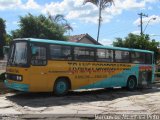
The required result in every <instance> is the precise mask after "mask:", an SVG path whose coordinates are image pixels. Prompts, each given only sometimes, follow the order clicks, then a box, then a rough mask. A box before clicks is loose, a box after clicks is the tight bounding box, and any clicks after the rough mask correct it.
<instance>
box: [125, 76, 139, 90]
mask: <svg viewBox="0 0 160 120" xmlns="http://www.w3.org/2000/svg"><path fill="white" fill-rule="evenodd" d="M136 88H137V82H136V78H135V77H129V78H128V81H127V89H128V90H130V91H132V90H135V89H136Z"/></svg>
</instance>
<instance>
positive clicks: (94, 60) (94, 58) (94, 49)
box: [73, 46, 98, 62]
mask: <svg viewBox="0 0 160 120" xmlns="http://www.w3.org/2000/svg"><path fill="white" fill-rule="evenodd" d="M76 47H81V48H88V49H93V52H94V53H93V54H94V56H93V61H91V60H76V59H75V52H74V50H75V48H76ZM73 61H82V62H98V61H97V60H96V48H94V47H85V46H74V47H73Z"/></svg>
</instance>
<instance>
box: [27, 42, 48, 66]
mask: <svg viewBox="0 0 160 120" xmlns="http://www.w3.org/2000/svg"><path fill="white" fill-rule="evenodd" d="M30 44H34V45H35V46H38V47H44V48H45V49H46V59H45V61H46V64H44V65H33V64H32V62H31V61H32V46H31V45H30V53H31V54H30V65H32V66H47V65H48V55H49V54H48V52H49V51H48V45H47V44H44V43H38V42H31V43H30Z"/></svg>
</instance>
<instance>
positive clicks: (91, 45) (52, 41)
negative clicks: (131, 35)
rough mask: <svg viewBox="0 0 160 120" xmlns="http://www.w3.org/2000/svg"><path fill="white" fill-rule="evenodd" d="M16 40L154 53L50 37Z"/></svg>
mask: <svg viewBox="0 0 160 120" xmlns="http://www.w3.org/2000/svg"><path fill="white" fill-rule="evenodd" d="M14 40H26V41H31V42H39V43H50V44H52V43H53V44H59V45H71V46H81V47H93V48H102V49H103V48H107V49H113V50H124V51H135V52H145V53H152V54H153V53H154V52H153V51H149V50H142V49H133V48H123V47H113V46H103V45H93V44H86V43H76V42H68V41H60V40H49V39H36V38H17V39H14Z"/></svg>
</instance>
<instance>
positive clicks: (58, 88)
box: [53, 78, 69, 96]
mask: <svg viewBox="0 0 160 120" xmlns="http://www.w3.org/2000/svg"><path fill="white" fill-rule="evenodd" d="M68 90H69V82H68V80H67V79H66V78H59V79H57V80H56V82H55V84H54V88H53V92H54V94H55V95H56V96H63V95H66V94H67V92H68Z"/></svg>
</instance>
